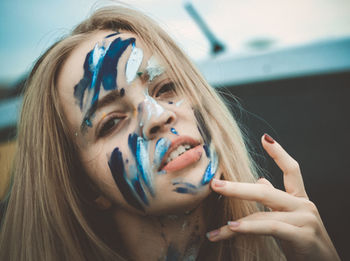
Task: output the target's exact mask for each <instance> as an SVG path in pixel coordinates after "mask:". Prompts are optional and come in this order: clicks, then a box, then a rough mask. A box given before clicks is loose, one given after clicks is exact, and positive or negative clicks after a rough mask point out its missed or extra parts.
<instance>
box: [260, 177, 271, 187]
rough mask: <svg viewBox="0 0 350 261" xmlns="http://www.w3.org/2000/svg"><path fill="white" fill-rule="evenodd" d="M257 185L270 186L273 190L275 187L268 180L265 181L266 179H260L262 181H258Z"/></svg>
mask: <svg viewBox="0 0 350 261" xmlns="http://www.w3.org/2000/svg"><path fill="white" fill-rule="evenodd" d="M256 183H258V184H265V185H267V186H269V187H271V188H274V186H273V185H272V184H271V182H270V181H268V180H267V179H265V178H260V179H258V180H257V181H256Z"/></svg>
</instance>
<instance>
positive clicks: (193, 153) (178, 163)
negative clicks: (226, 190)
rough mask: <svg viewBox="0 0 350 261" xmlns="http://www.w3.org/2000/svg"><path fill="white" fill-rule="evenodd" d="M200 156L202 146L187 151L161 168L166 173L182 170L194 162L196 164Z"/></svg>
mask: <svg viewBox="0 0 350 261" xmlns="http://www.w3.org/2000/svg"><path fill="white" fill-rule="evenodd" d="M201 156H202V146H200V145H198V146H196V147H194V148H192V149H190V150H187V151H186V152H184V153H183V154H181V155H180V156H178V157H176V158H175V159H173V160H171V161H170V162H169V163H168V164H166V165H165V166H164V168H163V170H165V171H166V172H175V171H178V170H180V169H183V168H185V167H187V166H189V165H191V164H193V163H195V162H197V161H198V160H199V159H200V158H201Z"/></svg>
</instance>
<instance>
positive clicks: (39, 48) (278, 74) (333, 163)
mask: <svg viewBox="0 0 350 261" xmlns="http://www.w3.org/2000/svg"><path fill="white" fill-rule="evenodd" d="M110 3H112V1H96V0H94V1H92V0H69V1H68V0H57V1H49V0H46V1H44V0H29V1H23V0H22V1H21V0H2V1H1V2H0V39H1V41H0V58H1V59H0V199H1V198H3V197H4V196H5V194H6V191H7V188H8V184H9V171H10V167H11V159H12V157H13V154H14V151H15V144H16V122H17V119H18V113H19V108H20V104H21V91H22V87H23V83H24V82H25V79H26V77H27V74H28V72H29V71H30V69H31V67H32V66H33V63H34V62H35V60H36V59H37V58H38V57H39V56H40V54H42V53H43V52H44V51H45V50H46V49H47V48H48V47H49V46H50V45H51V44H52V43H54V42H55V41H56V40H57V39H59V38H60V37H62V36H63V35H65V34H68V33H69V31H70V29H71V28H72V27H73V26H75V25H76V24H78V23H79V22H80V21H81V20H82V19H84V18H86V17H87V16H88V15H89V14H90V13H91V12H92V11H93V10H94V9H96V8H98V7H100V6H103V5H106V4H110ZM127 3H128V4H129V5H131V6H133V7H134V8H136V9H139V10H141V11H143V12H144V13H146V14H148V15H149V16H151V17H152V18H153V19H155V20H156V21H157V22H159V23H160V25H161V26H162V27H163V28H164V29H165V30H166V31H167V32H168V33H169V34H170V35H171V36H172V37H173V38H174V39H175V40H176V42H177V43H178V44H179V46H180V47H181V48H182V49H183V50H184V51H185V52H186V53H187V55H188V56H189V57H190V58H192V59H193V61H194V62H195V63H196V64H197V65H198V67H199V69H200V70H201V71H202V73H203V75H204V77H205V78H206V79H207V80H208V81H209V83H210V84H212V85H213V86H214V87H215V88H217V89H218V91H219V92H220V93H221V94H222V96H223V97H224V99H225V100H226V101H227V104H228V105H229V106H230V108H231V109H232V113H233V114H234V116H235V117H236V119H237V120H238V121H239V122H240V123H241V125H242V128H243V129H244V130H245V132H246V133H247V136H248V137H249V140H250V141H251V144H250V147H251V151H252V154H253V156H254V158H255V160H256V161H257V162H258V163H259V165H260V166H261V167H262V168H263V169H265V170H266V173H268V174H267V175H268V178H269V179H270V180H271V181H272V182H273V183H274V184H275V185H276V186H277V187H280V188H282V182H283V181H282V179H281V173H280V171H279V170H278V169H277V168H276V167H275V165H274V164H273V162H272V161H271V160H270V159H269V158H268V157H267V155H266V154H265V153H264V152H263V150H262V148H261V146H260V143H259V140H260V136H261V135H262V134H263V133H264V132H268V133H269V134H270V135H271V136H273V137H274V138H275V139H277V140H278V141H279V142H280V143H281V144H282V145H283V146H284V147H285V148H286V150H287V151H288V152H289V153H290V154H291V155H292V156H293V157H294V158H296V159H297V160H298V161H299V163H300V165H301V169H302V172H303V175H304V179H305V185H306V188H307V191H308V194H309V197H310V198H311V200H312V201H314V202H315V203H316V205H317V206H318V208H319V211H320V213H321V216H322V217H323V221H324V223H325V226H326V228H327V230H328V232H329V234H330V236H331V238H332V239H333V241H334V243H335V246H336V248H337V249H338V252H339V254H340V255H341V257H342V258H343V260H350V250H349V248H348V246H347V243H348V242H347V236H348V234H349V233H350V225H349V220H350V210H349V203H347V202H348V201H347V200H348V199H349V195H350V194H349V192H346V191H349V189H348V187H349V185H350V164H349V162H350V153H349V148H350V138H349V133H350V121H349V112H350V102H349V99H350V1H349V0H309V1H303V0H293V1H292V0H289V1H278V0H245V1H242V0H230V1H229V0H215V1H213V0H193V1H181V0H171V1H170V0H139V1H135V0H133V1H131V0H129V1H127ZM240 107H243V109H242V108H240Z"/></svg>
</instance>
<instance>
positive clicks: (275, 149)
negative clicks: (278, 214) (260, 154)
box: [261, 134, 307, 198]
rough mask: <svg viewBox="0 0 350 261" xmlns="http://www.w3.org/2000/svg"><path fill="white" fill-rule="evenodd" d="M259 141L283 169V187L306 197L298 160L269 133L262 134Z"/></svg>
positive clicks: (288, 191)
mask: <svg viewBox="0 0 350 261" xmlns="http://www.w3.org/2000/svg"><path fill="white" fill-rule="evenodd" d="M261 143H262V145H263V147H264V149H265V150H266V152H267V153H268V154H269V155H270V156H271V158H273V160H274V161H275V162H276V164H277V165H278V167H279V168H280V169H281V170H282V171H283V180H284V187H285V189H286V191H287V193H289V194H291V195H294V196H297V197H305V198H307V194H306V191H305V187H304V182H303V178H302V176H301V172H300V168H299V164H298V162H297V161H296V160H295V159H293V158H292V157H291V156H290V155H289V154H288V153H287V152H286V151H285V150H284V149H283V148H282V147H281V145H280V144H278V143H277V142H276V141H275V140H274V139H272V138H271V137H270V136H269V135H267V134H264V135H263V136H262V138H261Z"/></svg>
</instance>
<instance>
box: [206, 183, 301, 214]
mask: <svg viewBox="0 0 350 261" xmlns="http://www.w3.org/2000/svg"><path fill="white" fill-rule="evenodd" d="M211 187H212V188H213V190H214V191H216V192H217V193H220V194H222V195H224V196H227V197H234V198H238V199H244V200H251V201H257V202H260V203H262V204H263V205H265V206H267V207H269V208H272V209H273V210H284V211H292V210H295V209H297V208H298V207H299V206H300V202H299V200H298V198H296V197H294V196H292V195H289V194H288V193H286V192H284V191H282V190H279V189H275V188H273V187H270V186H268V185H266V184H259V183H255V184H253V183H244V182H232V181H226V180H218V179H213V180H212V182H211Z"/></svg>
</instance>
